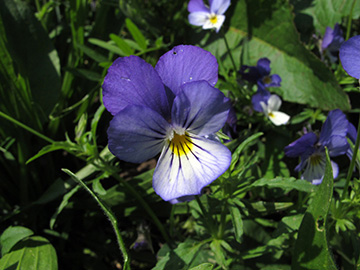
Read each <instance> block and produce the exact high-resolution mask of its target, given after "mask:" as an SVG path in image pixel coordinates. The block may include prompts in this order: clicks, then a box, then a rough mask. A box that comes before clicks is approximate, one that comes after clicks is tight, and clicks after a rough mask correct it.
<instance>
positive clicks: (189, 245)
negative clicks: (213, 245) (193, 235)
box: [153, 238, 202, 270]
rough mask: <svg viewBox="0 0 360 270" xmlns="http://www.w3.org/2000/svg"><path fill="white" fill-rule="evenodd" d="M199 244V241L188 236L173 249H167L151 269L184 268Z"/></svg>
mask: <svg viewBox="0 0 360 270" xmlns="http://www.w3.org/2000/svg"><path fill="white" fill-rule="evenodd" d="M201 246H202V244H201V243H197V242H196V241H194V240H192V239H189V238H188V239H186V240H185V242H183V243H181V244H179V246H178V247H177V248H175V249H174V250H170V249H169V250H168V251H167V253H166V255H165V256H164V257H162V258H161V259H160V260H159V261H158V263H157V264H156V266H155V267H154V268H153V270H161V269H186V266H187V265H189V264H190V263H191V261H192V260H193V258H194V257H195V256H196V254H197V252H198V251H199V249H200V247H201Z"/></svg>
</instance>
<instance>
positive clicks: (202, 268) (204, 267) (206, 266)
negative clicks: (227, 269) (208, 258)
mask: <svg viewBox="0 0 360 270" xmlns="http://www.w3.org/2000/svg"><path fill="white" fill-rule="evenodd" d="M213 267H214V265H212V264H211V263H202V264H200V265H198V266H195V267H192V268H190V270H211V269H213Z"/></svg>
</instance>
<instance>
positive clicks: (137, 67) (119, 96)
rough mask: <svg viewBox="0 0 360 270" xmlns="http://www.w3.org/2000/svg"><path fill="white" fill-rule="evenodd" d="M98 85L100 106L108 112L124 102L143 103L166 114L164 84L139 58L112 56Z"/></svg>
mask: <svg viewBox="0 0 360 270" xmlns="http://www.w3.org/2000/svg"><path fill="white" fill-rule="evenodd" d="M102 88H103V101H104V105H105V107H106V109H107V110H108V111H109V112H110V113H111V114H112V115H116V114H117V113H118V112H119V111H121V110H123V109H124V108H125V107H126V106H128V105H140V106H146V107H149V108H151V109H153V110H154V111H157V112H158V113H160V114H161V115H163V116H164V117H166V116H168V115H169V112H170V107H169V103H168V99H167V96H166V92H165V88H164V85H163V83H162V82H161V79H160V77H159V75H158V74H157V73H156V71H155V69H154V68H153V67H152V66H151V65H150V64H148V63H146V62H145V61H144V60H142V59H141V58H140V57H137V56H129V57H121V58H118V59H116V60H115V62H114V63H113V64H112V65H111V67H110V68H109V70H108V73H107V75H106V76H105V79H104V83H103V86H102Z"/></svg>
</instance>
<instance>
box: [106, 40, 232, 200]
mask: <svg viewBox="0 0 360 270" xmlns="http://www.w3.org/2000/svg"><path fill="white" fill-rule="evenodd" d="M217 76H218V65H217V61H216V58H215V57H214V56H213V55H212V54H211V53H209V52H207V51H205V50H203V49H201V48H198V47H195V46H184V45H180V46H177V47H174V48H173V49H172V50H171V51H169V52H167V53H165V54H164V55H163V56H162V57H161V58H160V59H159V61H158V63H157V64H156V67H155V68H153V67H152V66H151V65H150V64H148V63H146V62H145V61H144V60H142V59H141V58H139V57H137V56H129V57H123V58H118V59H117V60H115V62H114V63H113V65H112V66H111V67H110V68H109V70H108V73H107V75H106V77H105V79H104V84H103V101H104V105H105V107H106V109H107V110H108V111H109V112H110V113H112V114H113V115H114V118H113V119H112V121H111V122H110V127H109V129H108V139H109V149H110V151H111V152H112V153H113V154H114V155H115V156H117V157H118V158H119V159H121V160H124V161H128V162H134V163H141V162H144V161H146V160H148V159H150V158H153V157H155V156H156V155H157V154H158V153H161V154H160V158H159V160H158V163H157V166H156V168H155V171H154V175H153V187H154V190H155V192H156V193H157V194H158V195H159V196H161V197H162V198H163V199H164V200H165V201H172V202H176V201H178V200H177V199H178V198H180V197H184V196H191V195H198V194H201V190H202V188H203V187H204V186H206V185H208V184H210V183H211V182H212V181H214V180H215V179H216V178H217V177H219V176H220V175H221V174H223V173H224V172H225V170H226V169H227V168H228V167H229V165H230V162H231V153H230V151H229V150H228V149H227V148H226V147H225V146H224V145H223V144H221V143H220V142H219V141H216V140H212V139H208V138H206V137H207V136H208V135H212V134H213V133H215V132H217V131H219V130H220V129H221V128H222V126H223V125H224V124H225V121H226V119H227V117H228V112H229V109H230V102H229V99H228V98H226V97H225V96H224V94H223V93H221V92H220V91H219V90H218V89H216V88H214V85H215V84H216V82H217Z"/></svg>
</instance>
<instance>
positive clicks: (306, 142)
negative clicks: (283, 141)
mask: <svg viewBox="0 0 360 270" xmlns="http://www.w3.org/2000/svg"><path fill="white" fill-rule="evenodd" d="M317 140H318V138H317V136H316V135H315V133H312V132H309V133H306V134H305V135H303V136H302V137H301V138H299V139H297V140H296V141H294V142H292V143H291V144H289V145H288V146H286V147H285V155H287V156H288V157H299V156H302V155H304V154H306V153H310V154H312V153H313V152H314V150H315V149H314V144H315V143H316V142H317Z"/></svg>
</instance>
